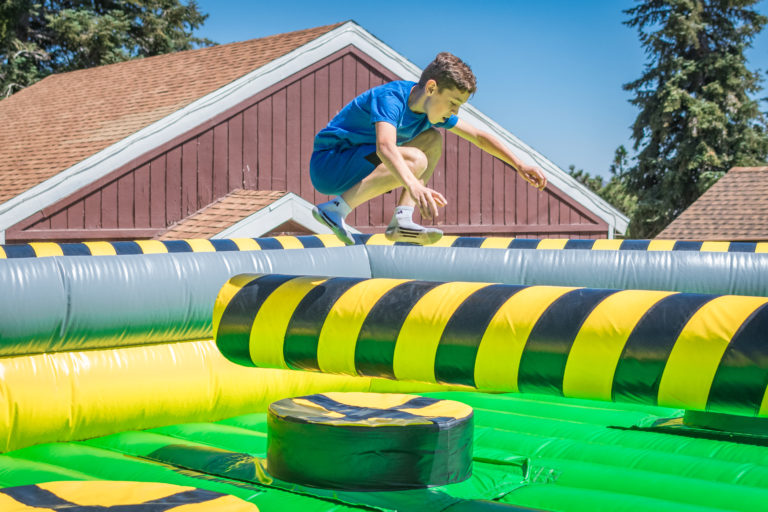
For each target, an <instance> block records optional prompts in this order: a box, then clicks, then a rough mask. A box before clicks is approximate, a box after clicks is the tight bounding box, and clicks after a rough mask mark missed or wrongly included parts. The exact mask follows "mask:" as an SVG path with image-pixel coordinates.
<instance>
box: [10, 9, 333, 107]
mask: <svg viewBox="0 0 768 512" xmlns="http://www.w3.org/2000/svg"><path fill="white" fill-rule="evenodd" d="M344 23H346V21H341V22H338V23H333V24H330V25H321V26H319V27H312V28H304V29H301V30H293V31H290V32H282V33H280V34H271V35H268V36H264V37H256V38H252V39H246V40H244V41H232V42H229V43H222V44H218V43H217V44H215V45H213V46H204V47H202V48H191V49H189V50H179V51H175V52H169V53H161V54H160V55H152V56H150V57H134V58H132V59H128V60H124V61H120V62H113V63H112V64H101V65H99V66H93V67H90V68H84V69H75V70H72V71H64V72H62V73H54V74H52V75H48V76H46V77H45V78H43V79H42V80H39V81H38V82H35V84H37V83H40V82H42V81H43V80H48V81H49V82H50V79H55V78H58V77H61V76H72V75H74V74H76V73H87V72H93V71H94V70H96V69H104V68H111V69H114V68H116V67H118V66H126V65H137V63H146V62H149V61H151V62H152V63H156V62H157V61H158V60H164V59H170V58H178V57H179V56H190V55H192V54H201V53H204V52H210V51H213V50H221V49H231V48H234V47H237V46H246V45H249V44H254V43H256V42H262V43H263V42H267V41H269V40H273V39H274V40H277V39H278V38H283V37H286V36H298V37H300V36H303V35H306V34H307V33H310V32H314V31H317V32H318V36H319V35H322V34H324V33H325V32H330V31H331V30H333V29H335V28H337V27H339V26H341V25H343V24H344ZM35 84H32V85H30V86H29V87H25V88H24V89H22V91H24V90H27V89H29V88H30V87H33V86H34V85H35ZM22 91H19V92H22ZM17 94H18V93H17ZM13 96H15V94H14V95H11V96H9V97H8V98H6V99H10V98H13Z"/></svg>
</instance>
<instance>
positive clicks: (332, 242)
mask: <svg viewBox="0 0 768 512" xmlns="http://www.w3.org/2000/svg"><path fill="white" fill-rule="evenodd" d="M315 236H316V237H317V238H319V239H320V241H321V242H322V243H323V245H324V246H326V247H345V244H344V242H342V241H341V240H339V237H337V236H336V235H334V234H333V233H325V234H322V235H315Z"/></svg>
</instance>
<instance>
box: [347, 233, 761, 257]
mask: <svg viewBox="0 0 768 512" xmlns="http://www.w3.org/2000/svg"><path fill="white" fill-rule="evenodd" d="M356 236H359V235H356ZM362 236H364V237H365V238H364V243H365V244H366V245H411V244H404V243H393V242H390V241H389V240H387V239H386V237H385V236H384V235H382V234H377V235H362ZM362 240H363V239H362V238H360V239H358V241H362ZM428 247H476V248H482V249H582V250H592V251H697V252H752V253H768V242H693V241H687V240H619V239H613V240H607V239H603V240H587V239H569V238H541V239H537V238H509V237H475V236H451V235H446V236H444V237H443V238H441V239H440V240H439V241H438V242H437V243H435V244H432V245H429V246H428Z"/></svg>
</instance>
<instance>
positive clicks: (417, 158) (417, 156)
mask: <svg viewBox="0 0 768 512" xmlns="http://www.w3.org/2000/svg"><path fill="white" fill-rule="evenodd" d="M401 149H404V150H405V151H403V157H404V158H405V162H406V163H407V164H408V167H409V168H410V169H411V172H412V173H413V174H415V175H416V176H420V175H421V174H422V173H423V172H424V170H425V169H426V168H427V166H428V165H429V159H428V158H427V155H426V153H424V151H422V150H421V149H419V148H413V147H411V148H401Z"/></svg>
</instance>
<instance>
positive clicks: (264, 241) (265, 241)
mask: <svg viewBox="0 0 768 512" xmlns="http://www.w3.org/2000/svg"><path fill="white" fill-rule="evenodd" d="M256 242H257V243H258V244H259V247H261V248H262V249H264V250H265V251H271V250H274V249H282V248H283V244H281V243H280V242H278V241H277V238H272V237H267V238H256Z"/></svg>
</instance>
